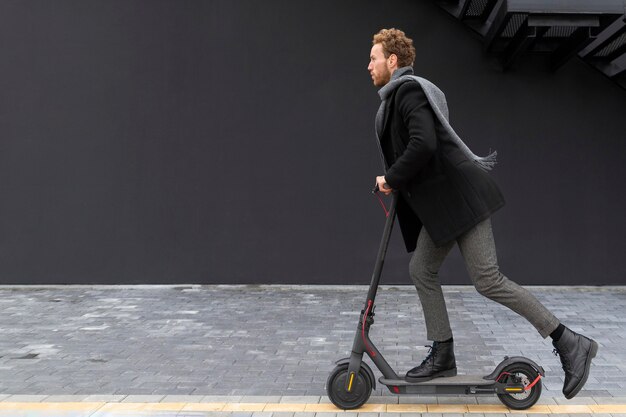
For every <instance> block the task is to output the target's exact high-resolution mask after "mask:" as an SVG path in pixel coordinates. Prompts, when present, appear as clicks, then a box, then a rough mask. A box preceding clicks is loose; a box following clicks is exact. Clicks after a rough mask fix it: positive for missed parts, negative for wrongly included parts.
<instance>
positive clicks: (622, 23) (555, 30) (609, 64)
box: [435, 0, 626, 89]
mask: <svg viewBox="0 0 626 417" xmlns="http://www.w3.org/2000/svg"><path fill="white" fill-rule="evenodd" d="M435 2H436V3H437V4H438V5H439V6H440V7H442V8H443V9H444V10H446V11H447V12H448V13H450V14H451V15H452V16H454V17H455V18H457V19H458V20H461V21H462V22H463V23H465V24H466V25H467V26H468V27H470V28H471V29H472V30H473V31H474V32H476V33H477V34H478V35H479V36H480V37H482V39H483V42H484V50H485V51H486V52H487V53H489V54H493V55H496V56H497V57H498V58H499V61H500V63H501V65H502V69H503V70H507V69H509V68H512V67H513V66H514V65H515V63H516V62H517V61H518V60H519V59H521V58H522V57H523V56H524V55H525V54H527V53H537V54H544V55H546V56H547V60H548V65H549V68H550V70H552V71H556V70H557V69H558V68H560V67H561V66H562V65H563V64H565V63H566V62H567V61H568V60H569V59H571V58H572V57H574V56H576V55H577V56H578V57H579V58H580V59H582V60H584V61H585V62H586V63H588V64H589V65H591V66H592V67H594V68H596V69H597V70H599V71H601V72H602V73H603V74H604V75H606V76H607V77H609V78H610V79H611V80H613V81H614V82H616V83H617V84H619V85H620V86H621V87H622V88H624V89H626V0H435Z"/></svg>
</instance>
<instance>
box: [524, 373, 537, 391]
mask: <svg viewBox="0 0 626 417" xmlns="http://www.w3.org/2000/svg"><path fill="white" fill-rule="evenodd" d="M540 379H541V375H537V378H535V380H534V381H533V382H531V383H530V384H528V386H527V387H524V391H528V390H530V389H531V388H532V387H534V386H535V384H536V383H537V382H539V380H540Z"/></svg>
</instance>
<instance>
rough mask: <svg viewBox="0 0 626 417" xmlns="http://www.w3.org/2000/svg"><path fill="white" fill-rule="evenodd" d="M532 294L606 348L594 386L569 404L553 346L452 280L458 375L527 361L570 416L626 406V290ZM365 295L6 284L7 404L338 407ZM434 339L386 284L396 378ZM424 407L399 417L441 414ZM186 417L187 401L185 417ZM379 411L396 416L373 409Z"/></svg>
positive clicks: (393, 400) (380, 306) (352, 289)
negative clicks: (338, 369)
mask: <svg viewBox="0 0 626 417" xmlns="http://www.w3.org/2000/svg"><path fill="white" fill-rule="evenodd" d="M527 288H529V289H530V290H531V291H532V292H533V293H534V294H535V295H536V296H537V297H538V298H539V299H540V300H541V301H542V302H544V303H545V304H546V306H548V307H549V308H550V309H551V310H552V311H553V312H554V313H555V314H556V315H557V317H559V318H560V319H561V320H562V321H563V322H564V324H566V325H568V326H569V327H570V328H572V329H573V330H575V331H578V332H582V333H583V334H585V335H587V336H590V337H592V338H594V339H595V340H596V341H597V342H598V343H599V345H600V351H599V354H598V357H597V358H596V359H595V360H594V362H593V367H592V370H591V376H590V378H589V380H588V382H587V385H586V386H585V389H584V390H583V391H581V392H580V394H579V395H578V396H577V397H576V398H575V399H574V400H572V401H567V400H565V398H564V397H563V395H562V394H561V388H562V384H563V372H562V370H561V368H560V362H559V360H558V358H557V357H556V356H554V355H553V354H552V346H551V343H550V341H549V340H543V339H541V337H540V336H539V335H538V334H537V333H536V332H535V330H534V329H533V328H532V326H530V324H528V323H527V322H525V321H524V320H523V319H521V318H519V317H518V316H517V315H515V313H512V312H511V311H509V310H508V309H506V308H504V307H502V306H500V305H498V304H496V303H494V302H492V301H490V300H487V299H485V298H483V297H481V296H480V295H478V294H477V293H476V291H475V290H474V289H473V287H462V286H454V287H445V295H446V300H447V303H448V307H449V312H450V316H451V322H452V326H453V330H454V332H455V341H456V356H457V364H458V366H459V373H461V374H472V373H480V374H486V373H489V372H491V370H492V369H493V367H494V366H495V364H497V363H498V362H500V361H501V360H502V358H503V357H504V356H505V355H509V356H513V355H523V356H527V357H529V358H531V359H533V360H535V361H536V362H538V363H539V364H541V365H542V366H543V367H544V369H545V370H546V378H545V379H544V380H543V382H544V390H543V395H542V399H541V401H540V404H543V405H545V406H563V405H579V406H583V408H580V407H579V408H578V409H577V411H572V412H571V413H582V414H585V413H583V411H588V412H589V413H594V414H598V413H600V412H601V410H602V409H601V408H588V406H590V405H593V406H597V405H607V404H626V376H625V375H626V287H610V288H609V287H588V288H587V287H584V288H581V287H527ZM366 292H367V288H366V287H364V286H349V287H348V286H191V285H189V286H134V287H133V286H131V287H121V286H110V287H105V286H84V287H83V286H60V287H0V294H1V296H0V334H2V337H1V338H0V394H2V395H0V401H2V403H0V404H4V407H5V409H6V407H8V405H9V404H14V403H16V402H21V403H22V404H34V403H39V402H42V403H45V404H50V403H52V402H54V401H65V402H66V405H67V404H71V403H72V402H79V403H83V404H84V403H87V402H94V403H115V402H124V403H134V402H144V403H146V402H147V403H155V404H156V403H172V402H177V403H181V404H189V403H191V404H193V403H200V402H204V403H216V404H235V403H259V404H264V406H263V408H260V409H259V406H257V408H255V409H254V410H252V411H243V410H239V411H238V410H229V409H228V408H226V409H224V408H222V409H220V410H214V411H212V412H210V415H212V416H215V415H217V414H218V413H221V414H224V413H226V414H233V415H236V417H249V416H247V415H242V416H240V415H239V414H238V413H244V414H245V413H248V414H250V416H252V415H253V414H258V413H264V414H263V415H262V417H268V416H269V415H271V414H272V413H274V414H276V415H277V416H279V415H280V414H279V413H280V412H279V411H276V410H274V411H271V410H273V409H272V407H271V404H275V403H280V402H281V401H287V402H293V401H297V402H300V403H306V404H318V403H320V402H321V403H327V402H328V399H327V398H326V396H325V391H324V384H325V381H326V378H327V376H328V373H329V372H330V370H331V369H332V368H333V362H334V361H335V360H337V359H339V358H341V357H345V356H347V355H348V352H349V350H350V347H351V343H352V339H353V337H354V332H355V330H356V324H357V320H358V315H359V311H360V309H361V308H362V304H363V302H364V300H365V296H366ZM424 334H425V330H424V323H423V316H422V312H421V309H420V306H419V302H418V300H417V296H416V294H415V290H414V289H413V288H412V287H408V286H393V287H388V286H383V287H382V288H381V289H380V291H379V296H378V298H377V310H376V323H375V324H374V326H373V328H372V330H371V337H372V340H374V341H375V342H376V343H377V346H378V347H379V349H380V350H381V351H382V353H383V354H384V355H385V357H386V358H387V360H388V362H389V363H390V364H391V365H392V366H393V367H394V368H396V369H397V370H398V372H399V373H400V372H404V371H406V370H407V369H409V368H410V367H412V366H414V365H415V364H418V363H419V362H420V361H421V360H422V359H423V357H424V356H425V354H426V352H427V348H426V347H424V346H423V345H424V344H426V343H427V341H426V340H425V338H424ZM376 374H377V375H376V376H377V377H378V376H380V374H379V373H378V372H376ZM372 395H373V398H371V399H370V401H369V404H383V405H384V404H404V403H412V404H419V403H422V404H429V405H431V406H432V405H436V404H459V405H464V406H468V405H472V404H474V405H476V404H499V403H498V401H497V399H496V398H495V397H439V398H434V397H430V398H429V397H421V398H420V397H396V396H394V395H392V394H391V393H389V392H388V391H387V389H386V388H383V387H380V385H379V384H377V389H376V391H375V392H374V393H373V394H372ZM103 396H104V397H103ZM177 396H183V397H177ZM268 404H270V406H269V408H266V407H268ZM109 407H110V406H109ZM585 407H587V408H585ZM2 410H3V409H2V407H1V406H0V415H5V414H2ZM96 410H97V409H96ZM105 410H106V409H103V410H100V411H99V413H100V414H97V413H96V414H93V413H92V414H93V415H103V414H102V412H104V411H105ZM391 410H393V408H392V409H391ZM417 410H419V409H414V410H413V411H411V412H408V411H406V412H404V413H403V414H402V415H403V416H405V417H409V415H410V414H411V413H413V414H416V413H417V414H423V415H433V416H435V417H436V415H437V414H439V415H441V414H442V413H441V412H440V413H434V414H433V413H432V412H431V411H433V410H435V408H432V409H425V410H424V409H423V411H422V412H418V411H417ZM429 410H430V411H429ZM459 410H467V411H459ZM547 410H548V409H544V411H547ZM552 410H553V411H550V412H551V413H553V414H554V413H557V414H568V413H569V412H564V413H560V412H559V411H563V409H559V408H553V409H552ZM574 410H576V409H574ZM607 410H612V412H610V413H605V414H619V413H616V411H619V410H618V409H615V408H612V409H607ZM187 411H190V410H187ZM137 412H138V410H135V412H132V413H131V414H133V415H138V414H137ZM167 412H168V413H170V414H168V415H171V412H172V411H171V410H170V411H167ZM183 412H186V411H185V409H184V406H183V407H181V408H180V409H178V410H176V412H175V414H174V415H176V413H183ZM197 412H199V413H201V414H195V415H204V414H202V413H204V412H208V411H207V410H204V411H203V410H201V409H198V410H197ZM286 412H287V413H294V412H296V411H286ZM311 412H312V413H318V414H320V413H331V414H333V412H332V411H329V410H325V411H311ZM378 412H385V413H387V414H386V415H390V414H393V413H396V412H397V410H396V411H390V410H389V409H387V408H385V410H381V411H374V410H372V411H371V412H369V413H372V416H374V415H376V414H377V413H378ZM461 412H471V410H469V409H468V408H465V409H462V408H461V409H457V414H459V413H461ZM624 412H626V410H625V411H624ZM94 413H95V411H94ZM446 413H449V412H446ZM360 414H366V412H365V411H363V410H362V411H361V413H360ZM479 414H480V413H479ZM10 415H16V414H14V413H13V414H10ZM32 415H44V414H41V413H39V414H32ZM64 415H65V414H64ZM77 415H85V414H77ZM110 415H112V414H110ZM116 415H117V414H116ZM181 415H182V414H181ZM190 415H191V414H190ZM489 415H495V414H489ZM577 415H579V414H577ZM372 416H368V417H372ZM255 417H257V416H255ZM286 417H287V416H286ZM327 417H332V416H327Z"/></svg>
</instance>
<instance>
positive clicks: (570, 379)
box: [552, 327, 598, 400]
mask: <svg viewBox="0 0 626 417" xmlns="http://www.w3.org/2000/svg"><path fill="white" fill-rule="evenodd" d="M552 344H553V345H554V348H555V349H554V353H555V354H558V355H559V357H560V359H561V365H562V366H563V370H564V371H565V383H564V384H563V395H565V398H567V399H568V400H569V399H571V398H574V396H575V395H576V394H578V392H579V391H580V390H581V389H582V387H583V385H585V382H587V377H588V376H589V367H590V366H591V359H593V358H594V357H595V356H596V353H597V352H598V344H597V343H596V342H595V341H593V340H591V339H589V338H588V337H585V336H583V335H580V334H578V333H575V332H573V331H571V330H570V329H568V328H567V327H566V328H565V330H564V331H563V334H562V335H561V338H560V339H559V341H558V342H552Z"/></svg>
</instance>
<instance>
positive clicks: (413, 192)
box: [380, 81, 504, 252]
mask: <svg viewBox="0 0 626 417" xmlns="http://www.w3.org/2000/svg"><path fill="white" fill-rule="evenodd" d="M380 142H381V143H380V145H381V149H382V151H383V156H384V159H385V163H386V165H387V167H388V168H387V172H386V174H385V180H386V181H387V183H388V184H389V186H390V187H391V188H393V189H395V190H399V191H400V196H399V197H400V198H399V199H398V207H397V214H398V222H399V224H400V229H401V230H402V236H403V238H404V242H405V245H406V248H407V250H408V251H409V252H411V251H413V250H415V246H416V243H417V237H418V235H419V232H420V230H421V228H422V225H423V226H424V227H425V228H426V230H427V231H428V234H429V235H430V237H431V238H432V240H433V242H434V243H435V245H437V246H442V245H444V244H445V243H448V242H450V241H452V240H455V239H456V238H457V237H459V236H460V235H461V234H463V233H464V232H466V231H468V230H469V229H471V228H472V227H473V226H475V225H476V224H478V223H480V222H481V221H483V220H485V219H487V218H488V217H490V216H491V214H492V213H493V212H495V211H496V210H498V209H499V208H501V207H502V206H504V197H503V196H502V193H501V192H500V190H499V189H498V186H497V185H496V184H495V182H494V181H493V179H492V178H491V177H490V176H489V174H487V172H485V171H484V170H482V169H481V168H479V167H478V166H477V165H476V164H475V163H474V162H472V161H470V160H468V159H467V157H466V156H465V155H464V154H463V153H462V152H461V151H460V149H459V148H458V147H457V146H456V145H455V144H454V142H452V141H451V140H449V139H448V133H447V132H446V130H445V129H444V127H443V126H442V125H441V123H440V122H439V120H438V119H437V116H436V115H435V113H434V111H433V109H432V108H431V106H430V103H429V102H428V99H427V98H426V94H425V93H424V91H423V90H422V87H421V86H420V85H419V83H417V82H415V81H407V82H405V83H403V84H401V85H400V86H399V87H398V88H397V89H396V90H395V91H394V92H393V93H391V95H390V96H389V97H388V99H387V102H386V109H385V119H384V122H383V128H382V135H381V137H380Z"/></svg>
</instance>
